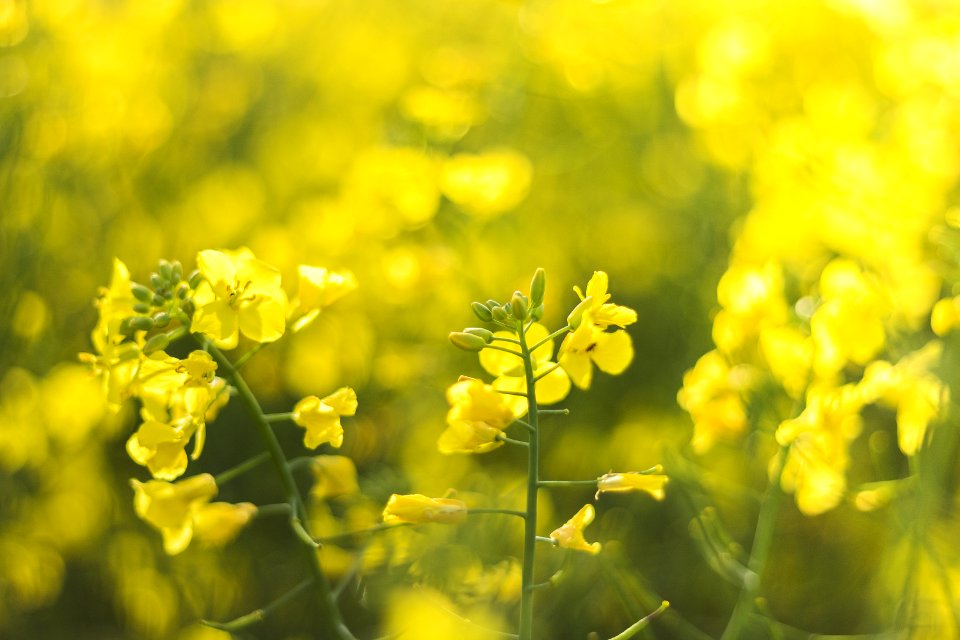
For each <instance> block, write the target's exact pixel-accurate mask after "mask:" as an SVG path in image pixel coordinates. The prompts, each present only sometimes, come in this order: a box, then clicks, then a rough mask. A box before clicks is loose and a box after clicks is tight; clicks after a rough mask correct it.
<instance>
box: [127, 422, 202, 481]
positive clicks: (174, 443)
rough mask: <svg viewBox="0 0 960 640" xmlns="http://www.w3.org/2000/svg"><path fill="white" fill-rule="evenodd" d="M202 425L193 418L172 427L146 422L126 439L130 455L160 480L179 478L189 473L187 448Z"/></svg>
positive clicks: (160, 423)
mask: <svg viewBox="0 0 960 640" xmlns="http://www.w3.org/2000/svg"><path fill="white" fill-rule="evenodd" d="M200 424H202V422H199V421H197V420H196V419H194V418H192V417H190V416H186V417H184V418H181V419H179V420H176V421H174V422H173V423H171V424H167V423H165V422H159V421H157V420H146V421H145V422H144V423H143V424H141V425H140V428H139V429H137V432H136V433H134V434H133V435H132V436H130V439H129V440H127V454H129V456H130V457H131V458H132V459H133V461H134V462H136V463H137V464H139V465H143V466H145V467H147V469H149V470H150V474H151V475H152V476H153V477H154V478H156V479H158V480H174V479H176V478H179V477H180V476H181V475H183V472H184V471H186V470H187V454H186V452H185V451H184V449H185V448H186V446H187V443H188V442H189V441H190V438H191V437H193V435H194V433H197V430H198V425H200ZM198 439H199V438H198ZM198 446H199V445H198Z"/></svg>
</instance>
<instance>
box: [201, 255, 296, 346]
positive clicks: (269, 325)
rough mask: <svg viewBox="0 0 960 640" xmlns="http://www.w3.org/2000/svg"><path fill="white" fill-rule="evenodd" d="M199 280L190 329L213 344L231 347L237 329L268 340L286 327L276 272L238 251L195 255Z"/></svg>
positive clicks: (253, 338) (278, 277)
mask: <svg viewBox="0 0 960 640" xmlns="http://www.w3.org/2000/svg"><path fill="white" fill-rule="evenodd" d="M197 267H198V268H199V269H200V273H202V274H203V276H204V281H203V282H201V283H200V286H198V287H197V291H196V294H195V295H194V302H195V304H196V305H197V310H196V312H195V313H194V316H193V322H192V325H191V330H193V331H196V332H199V333H204V334H206V335H207V336H209V337H210V338H211V339H213V341H214V343H215V344H216V345H217V346H218V347H222V348H224V349H233V348H234V347H236V346H237V342H238V340H239V336H240V333H243V335H244V336H246V337H248V338H250V339H251V340H254V341H256V342H273V341H274V340H277V339H278V338H279V337H280V336H282V335H283V332H284V329H285V328H286V313H287V296H286V294H285V293H284V292H283V289H281V288H280V272H279V271H277V270H276V269H274V268H273V267H271V266H270V265H268V264H266V263H265V262H262V261H260V260H257V259H256V258H254V256H253V253H252V252H251V251H250V250H249V249H246V248H243V249H240V250H238V251H214V250H210V249H208V250H205V251H201V252H200V253H199V254H197Z"/></svg>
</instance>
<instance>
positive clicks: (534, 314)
mask: <svg viewBox="0 0 960 640" xmlns="http://www.w3.org/2000/svg"><path fill="white" fill-rule="evenodd" d="M543 313H544V309H543V303H542V302H541V303H540V304H538V305H537V306H535V307H534V308H533V309H530V319H531V320H533V321H534V322H539V321H540V319H541V318H543Z"/></svg>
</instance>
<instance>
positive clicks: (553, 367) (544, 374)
mask: <svg viewBox="0 0 960 640" xmlns="http://www.w3.org/2000/svg"><path fill="white" fill-rule="evenodd" d="M559 368H560V365H559V364H553V365H551V366H550V367H548V368H547V369H544V370H543V371H541V372H540V373H538V374H537V375H536V377H535V378H534V379H533V381H534V382H539V381H540V380H543V379H544V378H546V377H547V376H548V375H550V374H551V373H553V372H554V371H556V370H557V369H559Z"/></svg>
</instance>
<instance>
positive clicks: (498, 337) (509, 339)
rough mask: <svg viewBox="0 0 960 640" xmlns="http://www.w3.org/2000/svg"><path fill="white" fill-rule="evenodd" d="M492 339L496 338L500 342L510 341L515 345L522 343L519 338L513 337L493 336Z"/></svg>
mask: <svg viewBox="0 0 960 640" xmlns="http://www.w3.org/2000/svg"><path fill="white" fill-rule="evenodd" d="M491 340H496V341H498V342H509V343H510V344H515V345H519V344H520V341H519V340H514V339H513V338H503V337H501V336H493V337H492V338H491Z"/></svg>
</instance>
